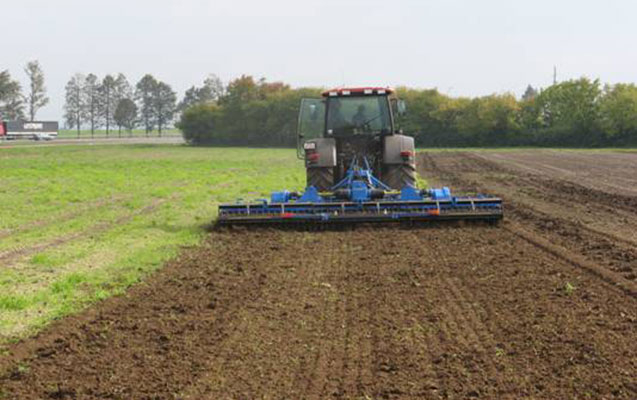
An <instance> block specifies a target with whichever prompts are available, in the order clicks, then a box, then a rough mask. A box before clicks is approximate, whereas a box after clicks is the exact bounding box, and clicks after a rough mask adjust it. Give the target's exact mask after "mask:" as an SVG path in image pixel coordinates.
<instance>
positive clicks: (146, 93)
mask: <svg viewBox="0 0 637 400" xmlns="http://www.w3.org/2000/svg"><path fill="white" fill-rule="evenodd" d="M157 85H158V82H157V79H155V77H153V76H152V75H150V74H146V75H144V76H143V77H142V79H140V81H139V82H137V84H136V85H135V99H136V100H137V104H138V109H139V113H140V117H141V120H142V123H143V124H144V130H145V131H146V136H148V134H149V133H150V132H151V131H152V130H153V128H154V127H155V93H156V92H157Z"/></svg>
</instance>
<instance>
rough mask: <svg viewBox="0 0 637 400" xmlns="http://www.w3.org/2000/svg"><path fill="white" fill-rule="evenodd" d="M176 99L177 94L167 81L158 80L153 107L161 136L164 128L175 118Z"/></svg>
mask: <svg viewBox="0 0 637 400" xmlns="http://www.w3.org/2000/svg"><path fill="white" fill-rule="evenodd" d="M176 101H177V94H176V93H175V91H174V90H173V89H172V88H171V87H170V85H169V84H167V83H165V82H157V85H156V86H155V91H154V93H153V109H154V113H155V121H157V130H158V133H159V136H161V133H162V129H163V128H164V127H165V126H166V125H167V124H168V123H169V122H170V121H172V119H173V116H174V114H175V109H176V106H175V103H176Z"/></svg>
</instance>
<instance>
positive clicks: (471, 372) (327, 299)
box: [0, 152, 637, 399]
mask: <svg viewBox="0 0 637 400" xmlns="http://www.w3.org/2000/svg"><path fill="white" fill-rule="evenodd" d="M537 155H538V157H542V163H544V164H547V165H550V164H551V162H555V163H558V162H559V163H560V164H559V165H560V167H559V168H560V169H565V168H566V169H568V168H569V165H571V167H572V172H573V173H574V174H578V173H579V167H577V165H578V163H577V162H573V163H572V164H569V163H568V162H567V161H565V159H563V158H562V157H569V156H568V155H563V154H562V153H559V154H556V155H553V158H551V154H549V153H545V152H542V153H537ZM505 156H506V155H505ZM612 156H614V155H613V154H612V153H609V154H608V155H606V156H604V155H590V157H591V159H590V162H591V163H593V165H599V166H600V168H602V166H603V168H607V169H608V172H607V174H606V175H604V174H599V175H598V176H599V178H595V177H593V176H592V175H587V179H586V180H583V181H582V182H580V181H579V179H571V178H569V179H566V178H565V177H564V176H560V175H559V174H558V173H557V172H556V173H551V171H556V170H552V169H551V168H546V169H541V170H529V169H523V168H520V167H519V166H518V165H517V164H516V163H520V162H521V161H520V160H513V161H511V160H509V159H504V158H501V157H500V158H499V155H498V154H491V153H480V154H477V153H475V154H473V153H471V154H470V153H427V154H421V155H420V159H419V162H420V168H421V173H422V174H423V175H424V176H426V177H428V178H430V180H432V181H437V182H440V183H444V184H447V185H448V186H451V187H452V189H453V190H456V191H481V192H488V193H489V194H496V195H501V196H503V198H504V200H505V202H506V207H507V209H506V212H507V214H506V221H504V222H503V223H501V224H500V225H499V226H480V225H466V226H436V227H429V228H428V227H416V228H408V227H403V226H396V227H360V228H358V229H356V230H353V231H349V230H348V231H323V232H299V231H277V230H269V229H259V230H247V229H228V230H221V231H214V232H211V233H210V234H209V236H208V237H207V239H206V240H205V242H204V243H203V244H202V245H201V246H200V247H197V248H192V249H187V250H185V251H184V252H183V253H182V255H181V256H180V257H179V258H178V259H176V260H174V261H173V262H171V263H169V264H168V265H166V267H165V268H163V269H162V270H161V271H159V272H157V273H156V274H154V275H153V276H152V277H150V278H149V279H147V280H146V281H145V282H144V283H142V284H138V285H136V286H134V287H133V288H131V290H129V291H128V292H127V294H126V295H124V296H121V297H117V298H111V299H109V300H106V301H104V302H102V303H100V304H99V305H97V306H95V307H93V308H91V309H89V310H87V311H85V312H83V313H81V314H78V315H76V316H72V317H69V318H65V319H62V320H60V321H58V322H56V323H54V324H53V325H51V326H49V327H48V328H47V329H46V330H44V331H43V332H42V333H41V334H39V335H38V336H37V337H34V338H30V339H26V340H24V341H22V342H20V343H17V344H14V345H11V346H10V347H9V348H8V349H7V351H6V352H5V354H4V355H3V356H2V360H1V361H0V388H1V389H0V398H2V396H4V398H10V399H76V398H77V399H80V398H81V399H85V398H86V399H90V398H99V399H256V398H259V399H283V398H286V399H328V398H333V399H456V398H457V399H464V398H485V399H520V398H533V399H540V398H541V399H566V398H578V399H580V398H581V399H583V398H592V399H602V398H603V399H611V398H618V399H635V398H637V345H636V343H637V315H636V310H637V299H636V295H637V290H636V279H635V278H636V274H637V236H636V235H637V234H636V232H635V230H636V229H637V228H636V227H637V197H635V195H634V194H632V193H631V191H630V189H631V188H628V189H627V190H618V189H616V188H614V187H615V186H616V185H619V186H621V185H624V183H623V182H624V181H622V180H616V181H613V177H614V172H613V170H612V165H613V163H612V162H610V161H608V160H606V159H604V162H601V161H599V162H597V158H596V157H612ZM507 157H510V156H507ZM524 157H528V155H524ZM577 157H580V155H577ZM621 157H628V158H629V159H630V160H632V162H635V158H636V157H637V155H626V154H623V155H621ZM580 161H581V160H580ZM580 161H578V162H580ZM606 162H608V165H610V166H607V164H606ZM522 164H523V162H522ZM624 167H625V165H624ZM622 168H623V167H622ZM618 176H619V175H618ZM624 178H625V179H631V177H630V176H629V175H626V176H623V177H622V179H624ZM595 179H599V180H600V183H602V181H603V183H605V184H604V185H601V184H600V185H596V184H595V182H594V180H595ZM633 189H634V188H633Z"/></svg>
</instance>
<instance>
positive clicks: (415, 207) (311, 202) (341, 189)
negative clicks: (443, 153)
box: [218, 160, 502, 225]
mask: <svg viewBox="0 0 637 400" xmlns="http://www.w3.org/2000/svg"><path fill="white" fill-rule="evenodd" d="M365 164H366V165H365V167H364V168H359V167H358V166H357V165H356V164H353V165H352V166H351V167H350V168H349V169H348V171H347V173H346V176H345V178H344V179H343V180H341V181H340V182H338V183H337V184H336V185H334V186H333V187H332V188H331V190H330V191H328V192H319V191H318V190H317V189H316V188H315V187H314V186H310V187H308V188H307V189H306V190H305V192H304V193H301V194H299V193H295V192H289V191H281V192H274V193H272V196H271V198H270V200H269V201H268V200H267V199H261V200H259V201H256V202H251V203H244V202H241V201H239V202H237V203H234V204H222V205H220V206H219V218H218V223H219V224H222V225H237V224H331V223H363V222H400V221H443V220H445V221H449V220H453V221H459V220H481V221H490V222H496V221H498V220H500V219H502V200H501V199H499V198H495V197H489V196H481V195H480V196H475V197H456V196H452V195H451V192H450V190H449V188H447V187H443V188H441V189H427V190H420V189H417V188H415V187H413V186H409V185H407V186H404V187H403V188H402V189H401V190H400V191H392V190H391V188H390V187H388V186H387V185H385V184H384V183H383V182H381V181H380V180H378V179H377V178H376V177H375V176H374V175H373V174H372V171H371V169H370V168H369V165H367V161H366V160H365Z"/></svg>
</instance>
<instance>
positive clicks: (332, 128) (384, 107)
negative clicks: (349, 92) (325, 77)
mask: <svg viewBox="0 0 637 400" xmlns="http://www.w3.org/2000/svg"><path fill="white" fill-rule="evenodd" d="M390 132H391V119H390V113H389V102H388V101H387V97H386V96H356V97H333V98H328V101H327V133H328V135H329V134H332V135H352V134H353V135H357V134H378V133H390Z"/></svg>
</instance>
